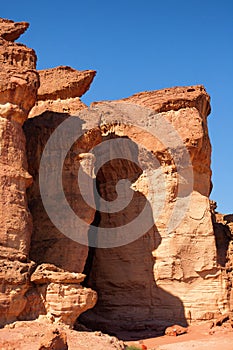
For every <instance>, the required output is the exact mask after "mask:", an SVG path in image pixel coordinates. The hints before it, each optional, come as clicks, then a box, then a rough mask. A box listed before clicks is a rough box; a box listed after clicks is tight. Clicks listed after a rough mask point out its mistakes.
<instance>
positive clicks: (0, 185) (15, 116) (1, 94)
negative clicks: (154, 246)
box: [0, 19, 96, 326]
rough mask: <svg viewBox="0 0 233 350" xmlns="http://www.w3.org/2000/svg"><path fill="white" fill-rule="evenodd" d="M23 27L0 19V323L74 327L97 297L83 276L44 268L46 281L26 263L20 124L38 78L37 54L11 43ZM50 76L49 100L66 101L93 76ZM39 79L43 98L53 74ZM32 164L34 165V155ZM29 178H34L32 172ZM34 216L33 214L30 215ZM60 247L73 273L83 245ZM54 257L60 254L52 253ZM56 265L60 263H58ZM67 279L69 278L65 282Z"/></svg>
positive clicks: (28, 229)
mask: <svg viewBox="0 0 233 350" xmlns="http://www.w3.org/2000/svg"><path fill="white" fill-rule="evenodd" d="M27 27H28V24H27V23H25V22H22V23H14V22H13V21H8V20H3V19H1V20H0V66H1V71H0V135H1V147H0V149H1V152H0V155H1V157H0V165H1V168H0V194H1V201H0V208H1V210H0V219H1V228H0V245H1V250H0V282H1V289H0V310H1V312H0V325H1V326H2V325H4V324H7V323H9V322H13V321H15V320H16V319H21V320H23V319H24V320H31V319H34V318H36V317H38V316H39V315H42V314H44V315H46V317H47V318H49V319H53V320H54V321H56V322H61V323H62V322H63V323H65V324H67V325H69V326H72V325H73V324H74V322H75V320H76V318H77V317H78V316H79V315H80V313H81V312H83V311H85V310H87V309H88V308H89V307H92V306H94V304H95V302H96V293H95V292H94V291H92V290H90V289H87V288H83V287H82V286H81V284H80V283H81V282H82V281H83V279H84V278H85V276H84V275H82V276H81V275H80V276H76V275H72V276H71V275H69V273H68V272H66V271H64V270H61V271H58V268H57V267H56V266H55V267H53V268H52V267H51V266H50V267H48V266H47V269H48V271H50V272H51V271H52V274H51V275H50V273H47V274H46V273H45V271H43V276H44V275H46V278H47V280H46V281H45V280H43V279H42V280H40V279H39V277H38V274H39V272H38V271H40V273H41V274H42V270H41V269H43V268H44V266H43V265H42V266H40V267H38V268H37V269H36V264H35V263H34V262H32V261H30V260H29V255H32V256H33V254H29V250H30V248H31V235H32V218H31V213H30V212H29V209H28V205H27V196H26V190H27V188H28V187H29V186H30V185H31V184H32V182H33V179H32V176H31V175H30V174H29V173H28V163H27V157H26V147H25V146H26V140H25V134H24V132H23V129H22V124H23V123H24V122H25V120H26V119H27V117H28V113H29V111H30V110H31V108H32V107H33V106H34V104H35V103H36V101H37V99H38V98H37V90H38V88H39V78H40V77H39V74H38V73H37V71H36V55H35V52H34V51H33V50H32V49H29V48H27V47H26V46H24V45H22V44H16V43H14V42H13V41H14V40H16V39H17V38H18V37H19V36H20V34H22V33H23V32H24V31H25V30H26V29H27ZM51 72H52V74H53V75H54V74H55V78H56V89H57V90H54V91H53V92H54V93H52V95H49V98H51V99H52V98H54V99H55V100H56V99H57V97H58V94H59V93H61V94H63V95H62V97H63V98H65V97H66V96H65V95H64V91H66V90H67V91H70V93H71V94H72V96H71V98H73V97H74V96H81V95H82V94H83V93H84V91H86V90H87V89H88V87H89V85H90V83H91V81H92V79H93V77H94V74H95V72H93V71H87V72H81V73H80V72H76V71H75V70H72V69H71V68H69V67H60V68H58V69H54V70H51ZM56 74H57V76H56ZM40 75H41V76H42V79H41V80H42V85H41V89H40V91H39V97H40V96H42V99H43V96H44V94H45V93H46V88H45V86H44V84H43V76H44V75H45V76H46V80H48V81H49V77H50V76H51V75H50V72H49V71H44V72H42V73H40ZM62 75H63V83H64V79H65V77H66V78H67V77H68V82H67V84H66V85H65V84H63V83H61V80H60V86H59V84H58V83H59V80H58V76H62ZM71 77H73V80H72V79H71ZM71 80H72V82H71ZM50 82H51V86H50V87H51V89H53V88H54V86H55V85H54V84H53V83H52V81H50ZM40 92H41V95H40ZM74 99H75V98H74ZM76 105H77V106H78V107H77V110H79V108H80V105H81V106H82V108H83V104H82V103H81V102H80V100H79V101H78V103H77V104H76ZM75 108H76V107H75ZM73 111H74V109H73ZM53 127H54V125H53ZM32 145H35V142H32ZM35 164H37V163H36V157H35ZM31 174H32V175H34V172H31ZM37 185H38V183H35V186H37ZM33 189H34V187H33ZM32 214H34V213H33V211H32ZM89 216H90V218H89V220H90V221H92V216H94V214H93V215H92V216H91V214H89ZM45 234H46V232H45ZM47 239H48V237H47ZM63 243H64V242H62V244H61V246H60V249H61V250H63ZM64 246H66V249H67V255H66V257H65V258H66V259H67V261H69V266H70V268H71V265H72V260H71V259H69V258H68V257H69V254H72V252H73V259H74V261H73V262H74V264H73V269H74V271H75V270H77V264H79V260H78V259H77V260H78V263H77V262H76V257H77V255H79V256H80V255H81V256H82V254H84V262H82V264H84V263H85V258H86V255H87V247H82V246H81V245H78V250H77V246H76V247H75V245H74V246H72V244H71V243H70V242H68V243H67V244H64ZM71 247H72V248H71ZM70 248H71V249H70ZM31 250H32V249H31ZM83 252H84V253H83ZM56 254H57V255H58V254H59V253H58V252H56ZM50 255H52V254H51V253H50ZM58 257H59V255H58V256H57V257H56V259H55V262H56V261H57V260H59V259H58ZM52 260H53V259H52ZM82 260H83V259H82ZM35 261H36V262H37V263H38V262H43V261H44V260H43V259H42V261H40V259H39V253H38V258H36V259H35ZM45 261H46V259H45ZM52 262H53V261H52ZM82 264H81V265H82ZM58 265H63V264H62V262H60V264H58ZM35 269H36V271H35V272H34V273H33V271H34V270H35ZM81 270H82V268H81ZM67 276H69V278H68V279H67V278H66V277H67ZM46 278H45V279H46Z"/></svg>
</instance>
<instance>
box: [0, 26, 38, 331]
mask: <svg viewBox="0 0 233 350" xmlns="http://www.w3.org/2000/svg"><path fill="white" fill-rule="evenodd" d="M27 27H28V25H27V24H25V23H24V22H23V23H13V22H12V21H8V20H1V21H0V28H1V29H0V68H1V69H0V135H1V136H0V142H1V145H0V150H1V151H0V198H1V200H0V221H1V228H0V245H1V289H0V299H1V317H0V323H1V325H2V324H4V323H7V322H11V321H12V320H15V319H16V317H17V316H18V315H19V314H20V312H21V311H22V310H23V308H24V306H25V301H26V299H25V297H24V294H25V292H26V291H27V289H28V288H29V278H30V268H29V267H30V264H28V263H27V262H26V259H27V256H28V253H29V247H30V238H31V231H32V221H31V215H30V213H29V210H28V206H27V198H26V189H27V188H28V186H29V185H30V184H31V183H32V178H31V176H30V175H29V173H28V171H27V159H26V150H25V136H24V133H23V130H22V127H21V126H22V124H23V122H24V120H25V119H26V118H27V114H28V112H29V110H30V109H31V107H32V106H33V105H34V103H35V101H36V92H37V89H38V86H39V79H38V74H37V72H36V70H35V66H36V55H35V52H34V51H33V50H32V49H28V48H27V47H26V46H24V45H21V44H16V43H13V40H15V39H17V38H18V37H19V36H20V34H22V33H23V32H24V31H25V30H26V29H27ZM8 40H10V41H8Z"/></svg>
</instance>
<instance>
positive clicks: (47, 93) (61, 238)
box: [24, 67, 101, 272]
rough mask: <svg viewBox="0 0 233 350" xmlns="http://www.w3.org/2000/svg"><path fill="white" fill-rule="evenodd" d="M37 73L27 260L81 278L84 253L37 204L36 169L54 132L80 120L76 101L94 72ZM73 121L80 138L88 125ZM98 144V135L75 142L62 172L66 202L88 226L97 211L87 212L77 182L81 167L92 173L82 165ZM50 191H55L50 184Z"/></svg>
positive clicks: (29, 130)
mask: <svg viewBox="0 0 233 350" xmlns="http://www.w3.org/2000/svg"><path fill="white" fill-rule="evenodd" d="M39 73H40V81H41V86H40V89H39V92H38V102H37V104H36V105H35V107H34V108H33V109H32V111H31V114H30V117H31V118H30V119H28V120H27V122H26V123H25V124H24V131H25V134H26V139H27V158H28V163H29V172H30V174H31V175H32V176H33V179H34V182H33V185H32V186H31V187H30V189H29V190H28V201H29V208H30V211H31V213H32V216H33V223H34V228H33V234H32V242H31V250H30V257H31V259H32V260H34V261H36V262H38V263H45V262H47V263H52V264H55V265H56V266H59V267H61V268H63V269H65V270H69V271H74V272H83V269H84V265H85V262H86V259H87V255H88V247H87V246H85V245H81V244H79V243H78V242H75V241H73V240H71V239H69V238H68V237H67V236H65V235H64V234H62V233H61V232H60V231H59V230H58V229H57V227H56V226H55V225H54V224H53V223H52V222H51V220H50V218H49V217H48V215H47V213H46V211H45V209H44V206H43V204H42V201H41V195H40V190H39V166H40V159H41V155H42V151H43V149H44V147H45V145H46V143H47V141H48V139H49V137H50V136H51V135H52V133H53V132H54V130H55V129H56V128H57V127H58V126H59V125H60V124H61V123H62V122H64V121H65V120H66V119H67V118H68V117H69V116H70V115H78V113H80V110H82V109H86V108H87V106H86V105H85V104H84V103H82V102H81V101H80V98H79V96H81V95H82V94H83V93H84V92H86V91H87V90H88V89H89V86H90V83H91V81H92V79H93V78H94V76H95V71H83V72H82V71H75V70H74V69H71V68H69V67H58V68H54V69H51V70H45V71H40V72H39ZM47 82H48V84H47ZM37 113H38V114H37ZM35 114H37V116H35ZM77 120H79V126H78V128H79V131H80V134H83V133H85V130H86V128H88V125H87V121H86V122H85V121H84V120H81V119H80V118H79V119H78V117H77ZM65 133H66V130H64V132H63V138H66V137H67V135H66V134H65ZM100 140H101V133H100V131H99V130H96V131H94V132H93V133H92V134H90V135H86V136H85V137H82V138H81V139H80V140H78V141H77V142H76V143H75V145H74V146H73V148H72V150H71V151H70V152H68V154H67V157H66V160H65V166H64V171H63V183H64V186H65V193H66V198H67V199H68V201H69V203H70V205H71V207H72V209H73V210H74V211H75V212H76V213H77V215H78V216H80V217H82V218H84V220H85V221H86V222H87V223H88V224H90V223H91V222H92V221H93V220H94V216H95V209H93V208H90V207H89V206H88V205H87V204H86V203H85V201H84V200H83V199H82V196H81V194H80V191H79V188H78V186H77V178H76V176H77V174H78V171H79V169H80V167H81V168H82V169H83V172H85V173H87V174H88V173H89V172H90V171H92V168H91V169H89V168H90V166H89V165H88V162H86V161H85V153H87V152H88V151H89V149H90V148H92V147H94V146H95V145H96V144H97V143H98V142H100ZM56 141H57V142H56V152H57V156H58V157H59V156H60V153H61V151H62V147H63V146H62V144H61V141H60V140H56ZM53 156H54V154H51V157H50V158H48V161H47V167H46V170H45V172H46V174H47V176H48V179H49V177H50V172H51V164H52V163H53V161H54V159H53ZM86 163H87V164H86ZM89 176H91V173H90V174H89ZM51 186H53V184H52V183H51ZM54 196H56V193H55V194H54ZM61 215H62V213H61ZM65 220H66V218H64V221H65ZM78 230H80V228H79V227H77V231H78ZM83 235H84V236H85V235H87V231H86V232H83Z"/></svg>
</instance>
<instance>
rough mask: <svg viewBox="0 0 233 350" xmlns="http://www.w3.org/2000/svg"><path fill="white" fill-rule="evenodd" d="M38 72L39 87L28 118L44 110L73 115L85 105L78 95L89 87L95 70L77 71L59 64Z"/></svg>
mask: <svg viewBox="0 0 233 350" xmlns="http://www.w3.org/2000/svg"><path fill="white" fill-rule="evenodd" d="M38 73H39V76H40V88H39V90H38V95H37V102H36V104H35V106H34V107H33V108H32V110H31V112H30V114H29V118H32V117H34V116H38V115H40V114H42V113H43V112H45V111H52V112H57V113H68V114H70V115H75V114H77V112H78V111H80V110H82V109H83V108H85V107H86V106H85V104H84V103H83V102H82V101H81V100H80V97H81V96H82V95H83V94H84V93H85V92H86V91H87V90H88V89H89V87H90V85H91V83H92V81H93V79H94V77H95V74H96V72H95V71H93V70H86V71H77V70H75V69H73V68H71V67H67V66H60V67H56V68H51V69H44V70H39V71H38Z"/></svg>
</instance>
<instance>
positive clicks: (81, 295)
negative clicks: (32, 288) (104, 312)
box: [28, 264, 97, 327]
mask: <svg viewBox="0 0 233 350" xmlns="http://www.w3.org/2000/svg"><path fill="white" fill-rule="evenodd" d="M84 278H85V275H83V274H81V273H69V272H67V271H64V270H62V269H59V268H57V267H56V266H54V265H51V264H42V265H40V266H39V267H38V268H37V269H36V270H35V272H34V273H33V274H32V276H31V282H33V283H35V284H36V286H37V292H38V294H39V297H40V299H41V300H42V304H43V308H42V310H41V311H40V314H43V313H44V310H45V314H46V317H47V318H48V319H49V320H51V321H53V322H56V323H62V324H66V325H69V326H70V327H72V326H73V325H74V323H75V321H76V319H77V317H79V316H80V314H81V313H82V312H84V311H86V310H88V309H89V308H92V307H93V306H94V305H95V303H96V300H97V294H96V292H94V291H93V290H91V289H90V288H84V287H82V286H81V285H80V283H81V282H83V280H84ZM28 301H29V304H30V300H29V299H28Z"/></svg>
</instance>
